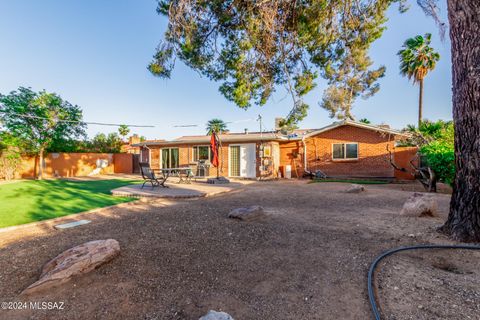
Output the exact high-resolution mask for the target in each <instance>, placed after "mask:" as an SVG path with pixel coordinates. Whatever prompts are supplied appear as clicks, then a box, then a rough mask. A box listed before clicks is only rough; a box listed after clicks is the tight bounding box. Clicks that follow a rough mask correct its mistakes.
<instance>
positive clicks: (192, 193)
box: [112, 179, 251, 199]
mask: <svg viewBox="0 0 480 320" xmlns="http://www.w3.org/2000/svg"><path fill="white" fill-rule="evenodd" d="M248 183H251V181H241V182H230V183H228V184H215V185H213V184H208V183H206V182H204V181H198V182H192V183H190V184H184V183H177V180H176V179H171V180H170V179H169V182H167V183H166V185H167V186H168V188H162V187H155V188H153V189H152V187H151V186H150V185H149V184H146V185H145V187H144V188H143V189H142V185H141V184H133V185H129V186H125V187H120V188H117V189H113V190H112V195H114V196H117V197H133V198H175V199H176V198H200V197H209V196H213V195H217V194H220V193H226V192H231V191H234V190H238V189H239V188H241V187H242V186H243V185H245V184H248Z"/></svg>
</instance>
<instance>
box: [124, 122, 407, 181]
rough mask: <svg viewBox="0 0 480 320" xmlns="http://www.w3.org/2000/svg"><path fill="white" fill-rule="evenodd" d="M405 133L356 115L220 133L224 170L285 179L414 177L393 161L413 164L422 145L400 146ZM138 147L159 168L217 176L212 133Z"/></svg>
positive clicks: (245, 175) (231, 173) (243, 175)
mask: <svg viewBox="0 0 480 320" xmlns="http://www.w3.org/2000/svg"><path fill="white" fill-rule="evenodd" d="M404 137H405V134H404V133H402V132H399V131H396V130H392V129H390V128H389V127H388V126H374V125H370V124H365V123H360V122H355V121H350V120H345V121H340V122H334V123H332V124H331V125H328V126H326V127H323V128H320V129H308V130H307V129H301V130H295V131H294V132H293V133H291V134H282V133H281V131H280V130H276V131H270V132H247V131H246V132H243V133H225V134H220V135H219V138H220V141H221V148H220V151H219V161H220V173H221V175H223V176H227V177H234V178H235V177H238V178H279V177H286V176H287V177H290V176H291V177H302V176H303V175H304V173H309V172H312V173H314V172H316V171H317V170H321V171H322V172H324V173H325V174H327V175H328V176H332V177H363V178H367V177H368V178H400V179H411V178H413V176H412V175H411V174H409V173H407V174H405V172H398V174H397V171H398V170H395V169H394V167H393V166H392V164H391V161H394V162H395V163H396V164H397V165H398V166H402V167H405V168H410V166H409V164H408V162H409V161H410V160H411V158H412V157H413V156H414V155H415V152H416V150H415V149H414V148H409V149H408V148H407V149H405V148H400V147H396V142H397V141H398V140H400V139H402V138H404ZM133 146H134V147H140V150H141V152H140V161H142V162H149V163H150V166H151V167H152V168H153V169H159V168H176V167H185V166H190V167H192V168H193V169H194V171H195V172H196V173H197V175H204V176H214V175H216V168H213V167H211V166H210V167H209V162H210V160H211V150H210V137H209V136H206V135H204V136H183V137H180V138H178V139H175V140H171V141H165V140H150V141H149V140H146V141H143V142H141V143H138V144H134V145H133ZM398 161H401V162H402V163H398ZM205 168H206V169H205ZM200 169H202V170H200Z"/></svg>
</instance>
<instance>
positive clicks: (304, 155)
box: [302, 135, 311, 174]
mask: <svg viewBox="0 0 480 320" xmlns="http://www.w3.org/2000/svg"><path fill="white" fill-rule="evenodd" d="M305 138H306V136H305V135H304V136H303V137H302V143H303V171H304V172H306V173H308V174H311V172H310V171H309V170H308V167H307V144H306V143H305Z"/></svg>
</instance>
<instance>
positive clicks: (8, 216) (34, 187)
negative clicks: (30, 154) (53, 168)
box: [0, 179, 137, 228]
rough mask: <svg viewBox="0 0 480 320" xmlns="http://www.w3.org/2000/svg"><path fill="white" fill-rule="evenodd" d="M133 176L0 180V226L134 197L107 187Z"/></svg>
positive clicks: (127, 181) (120, 183) (73, 211)
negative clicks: (90, 178) (102, 178)
mask: <svg viewBox="0 0 480 320" xmlns="http://www.w3.org/2000/svg"><path fill="white" fill-rule="evenodd" d="M133 183H137V181H134V180H123V179H112V180H94V181H71V180H41V181H34V180H32V181H19V182H13V183H5V184H0V228H3V227H8V226H14V225H19V224H24V223H29V222H34V221H40V220H46V219H51V218H56V217H61V216H65V215H69V214H72V213H79V212H83V211H87V210H91V209H95V208H101V207H106V206H110V205H114V204H118V203H123V202H129V201H132V200H134V199H132V198H127V197H113V196H112V195H111V194H110V190H112V189H115V188H119V187H122V186H125V185H129V184H133Z"/></svg>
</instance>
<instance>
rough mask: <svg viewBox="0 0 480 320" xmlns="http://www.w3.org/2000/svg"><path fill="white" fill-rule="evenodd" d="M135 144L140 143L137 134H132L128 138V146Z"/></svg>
mask: <svg viewBox="0 0 480 320" xmlns="http://www.w3.org/2000/svg"><path fill="white" fill-rule="evenodd" d="M135 143H140V137H139V136H138V134H134V135H132V136H130V138H128V144H129V145H132V144H135Z"/></svg>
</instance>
